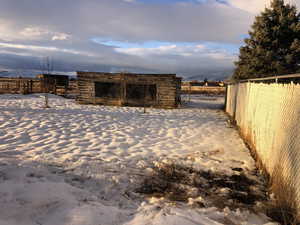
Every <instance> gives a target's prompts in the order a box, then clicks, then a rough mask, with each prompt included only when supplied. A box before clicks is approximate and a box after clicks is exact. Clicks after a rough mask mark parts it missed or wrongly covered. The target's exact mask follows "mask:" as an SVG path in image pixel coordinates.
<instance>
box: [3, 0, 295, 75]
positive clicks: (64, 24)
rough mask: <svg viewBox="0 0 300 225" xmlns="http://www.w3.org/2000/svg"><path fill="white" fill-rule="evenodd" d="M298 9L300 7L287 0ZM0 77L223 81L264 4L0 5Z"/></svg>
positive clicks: (93, 1) (42, 1)
mask: <svg viewBox="0 0 300 225" xmlns="http://www.w3.org/2000/svg"><path fill="white" fill-rule="evenodd" d="M287 2H290V3H292V4H296V5H297V6H300V0H289V1H287ZM0 5H1V7H0V70H12V69H13V70H43V69H45V65H46V58H49V59H50V62H51V65H52V68H53V70H54V71H61V72H73V71H78V70H81V71H104V72H120V71H122V72H143V73H176V74H178V75H180V76H183V77H197V75H202V76H205V77H208V78H212V79H213V78H214V77H218V76H220V74H223V73H226V74H227V75H228V74H230V73H231V72H232V70H233V68H234V61H236V60H237V57H238V53H239V47H240V46H241V45H243V38H245V37H246V36H247V33H248V30H249V29H250V26H251V24H252V23H253V21H254V17H255V15H257V14H258V13H259V12H260V11H262V10H263V9H264V8H265V7H268V5H269V0H38V1H37V0H0Z"/></svg>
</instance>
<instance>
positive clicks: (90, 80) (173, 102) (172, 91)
mask: <svg viewBox="0 0 300 225" xmlns="http://www.w3.org/2000/svg"><path fill="white" fill-rule="evenodd" d="M77 78H78V89H79V96H78V97H77V101H78V102H79V103H81V104H100V105H117V106H147V107H150V106H151V107H158V108H176V107H178V105H179V104H180V89H181V78H179V77H176V75H175V74H133V73H100V72H77Z"/></svg>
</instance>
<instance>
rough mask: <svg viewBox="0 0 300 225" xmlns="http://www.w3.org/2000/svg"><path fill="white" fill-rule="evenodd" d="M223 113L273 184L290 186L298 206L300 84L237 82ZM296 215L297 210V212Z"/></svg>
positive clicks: (299, 194) (299, 180) (299, 198)
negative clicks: (233, 121)
mask: <svg viewBox="0 0 300 225" xmlns="http://www.w3.org/2000/svg"><path fill="white" fill-rule="evenodd" d="M227 90H228V91H227V104H226V112H227V113H228V114H229V115H230V116H232V117H233V119H234V120H235V121H236V123H237V125H238V126H239V128H240V130H241V133H242V135H243V136H244V137H245V138H246V139H247V141H248V142H250V143H251V145H252V146H254V147H255V150H256V153H257V156H258V158H259V160H261V162H262V164H263V166H264V167H265V169H266V170H267V172H268V173H269V174H270V176H271V178H272V180H273V181H275V182H277V183H281V184H283V187H290V189H292V190H283V191H293V192H294V195H295V200H296V202H297V205H298V209H299V205H300V124H299V122H300V85H299V84H293V83H291V84H277V83H273V84H265V83H251V82H247V83H239V84H230V85H228V89H227ZM298 212H299V210H298Z"/></svg>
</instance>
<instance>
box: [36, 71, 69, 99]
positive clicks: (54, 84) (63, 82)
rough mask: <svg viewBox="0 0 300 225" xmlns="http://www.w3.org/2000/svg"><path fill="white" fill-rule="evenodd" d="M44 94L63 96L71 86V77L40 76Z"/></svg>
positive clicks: (38, 76) (56, 75)
mask: <svg viewBox="0 0 300 225" xmlns="http://www.w3.org/2000/svg"><path fill="white" fill-rule="evenodd" d="M37 78H39V79H40V80H41V89H42V90H43V92H48V93H53V94H61V95H63V94H64V93H65V92H66V90H67V88H68V86H69V76H67V75H58V74H38V75H37Z"/></svg>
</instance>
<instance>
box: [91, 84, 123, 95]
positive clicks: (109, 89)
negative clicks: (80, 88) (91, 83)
mask: <svg viewBox="0 0 300 225" xmlns="http://www.w3.org/2000/svg"><path fill="white" fill-rule="evenodd" d="M95 96H96V97H100V98H120V97H121V84H120V83H108V82H95Z"/></svg>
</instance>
